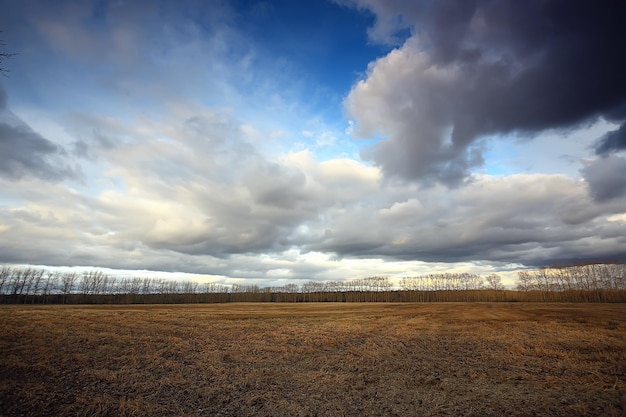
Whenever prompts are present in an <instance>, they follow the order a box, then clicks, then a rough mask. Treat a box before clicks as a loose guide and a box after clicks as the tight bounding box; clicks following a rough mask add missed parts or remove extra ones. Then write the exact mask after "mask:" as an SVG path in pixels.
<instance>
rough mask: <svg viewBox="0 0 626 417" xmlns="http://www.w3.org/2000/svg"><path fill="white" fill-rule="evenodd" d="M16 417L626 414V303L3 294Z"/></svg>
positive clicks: (5, 384) (9, 388)
mask: <svg viewBox="0 0 626 417" xmlns="http://www.w3.org/2000/svg"><path fill="white" fill-rule="evenodd" d="M0 353H1V356H0V415H2V416H53V415H58V416H85V417H91V416H359V417H363V416H476V417H478V416H502V415H510V416H539V415H547V416H575V415H578V416H621V415H624V414H625V410H626V305H624V304H525V303H494V304H490V303H445V304H443V303H442V304H436V303H434V304H220V305H178V306H162V305H160V306H128V305H126V306H88V307H85V306H49V307H42V306H26V307H23V306H1V307H0Z"/></svg>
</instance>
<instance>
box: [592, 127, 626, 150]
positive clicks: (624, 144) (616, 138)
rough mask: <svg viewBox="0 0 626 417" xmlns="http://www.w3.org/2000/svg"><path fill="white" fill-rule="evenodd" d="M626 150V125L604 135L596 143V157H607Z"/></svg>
mask: <svg viewBox="0 0 626 417" xmlns="http://www.w3.org/2000/svg"><path fill="white" fill-rule="evenodd" d="M623 150H626V123H624V124H622V125H621V126H620V127H619V128H618V129H615V130H612V131H610V132H608V133H606V134H604V135H603V136H602V137H601V138H600V139H598V140H597V142H596V155H607V154H609V153H612V152H618V151H623Z"/></svg>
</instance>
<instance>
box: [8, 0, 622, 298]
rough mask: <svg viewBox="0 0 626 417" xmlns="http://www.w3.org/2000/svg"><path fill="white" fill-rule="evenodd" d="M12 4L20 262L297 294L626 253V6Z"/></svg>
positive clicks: (13, 189) (11, 132)
mask: <svg viewBox="0 0 626 417" xmlns="http://www.w3.org/2000/svg"><path fill="white" fill-rule="evenodd" d="M0 10H2V13H1V14H0V30H2V33H0V38H1V39H2V40H3V41H4V43H5V45H4V46H2V47H1V48H2V49H1V50H2V52H5V53H11V52H16V53H17V55H15V56H13V57H12V58H10V59H8V60H3V61H2V67H4V69H6V70H8V71H9V72H8V73H7V74H6V76H0V264H4V265H38V266H46V267H80V268H103V269H105V270H110V271H118V272H120V273H122V272H123V273H132V271H140V272H137V273H141V274H148V273H154V274H159V273H160V274H168V276H170V275H172V274H173V275H176V274H178V275H176V276H193V277H198V279H204V280H208V281H214V282H218V283H224V284H232V283H240V284H241V283H244V284H251V285H253V284H254V285H260V286H278V285H283V284H285V283H302V282H305V281H311V280H312V281H328V280H349V279H354V278H363V277H368V276H381V275H383V276H388V277H390V278H391V279H392V280H394V279H397V278H399V277H403V276H414V275H421V274H427V273H437V272H472V273H481V274H489V273H494V272H495V273H499V274H501V275H502V276H503V277H504V278H505V282H508V283H509V284H511V283H512V282H513V281H512V279H513V278H514V273H515V271H517V270H520V269H524V268H537V267H540V266H545V265H552V264H555V263H564V262H577V261H593V260H608V259H611V260H626V42H624V39H626V24H624V22H626V3H624V2H621V1H615V0H599V1H593V2H591V1H571V0H567V1H565V0H558V1H557V0H541V1H539V0H529V1H524V2H520V1H514V0H508V1H507V0H503V1H498V2H494V1H488V0H441V1H436V2H433V1H427V0H424V1H421V0H416V1H402V0H334V1H332V0H328V1H324V0H315V1H313V0H301V1H295V0H294V1H289V0H275V1H272V0H268V1H244V0H215V1H213V0H209V1H200V0H180V1H176V2H171V1H166V0H161V1H148V0H137V1H131V0H126V1H124V0H111V1H89V0H59V1H54V2H50V1H47V0H22V1H15V0H0ZM129 271H130V272H129ZM185 274H195V275H185Z"/></svg>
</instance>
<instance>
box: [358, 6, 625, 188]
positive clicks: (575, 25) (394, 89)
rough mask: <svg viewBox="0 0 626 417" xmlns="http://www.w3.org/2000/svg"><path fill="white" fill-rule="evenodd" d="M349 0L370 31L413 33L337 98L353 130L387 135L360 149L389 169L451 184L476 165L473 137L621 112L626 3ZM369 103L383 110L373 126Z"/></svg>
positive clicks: (568, 125)
mask: <svg viewBox="0 0 626 417" xmlns="http://www.w3.org/2000/svg"><path fill="white" fill-rule="evenodd" d="M353 3H356V4H359V5H360V6H361V7H366V8H369V9H371V10H372V11H373V12H375V13H376V15H377V18H378V23H377V26H375V27H374V28H372V31H371V34H372V36H374V37H378V38H380V39H385V31H387V32H389V31H393V30H398V29H402V28H406V27H410V28H411V29H412V33H413V36H412V37H411V38H410V39H408V40H407V41H406V42H405V43H404V45H403V46H402V47H401V48H400V49H398V50H396V51H394V52H392V53H391V54H390V55H388V56H387V57H384V58H381V59H380V60H379V61H377V62H376V63H375V64H373V65H371V67H370V71H369V73H368V78H367V79H366V80H364V82H362V83H360V84H358V85H357V86H355V88H354V89H353V91H352V93H351V96H350V97H349V98H348V100H347V105H348V109H349V111H350V112H351V114H352V115H353V116H354V117H355V119H356V120H357V123H358V124H359V125H365V127H364V128H363V131H362V132H361V133H363V134H372V133H374V132H375V131H379V132H380V133H382V134H383V136H388V137H389V139H388V141H387V142H382V143H379V144H378V145H376V146H375V147H374V148H373V149H372V151H371V152H370V153H369V155H370V156H371V157H372V158H373V159H374V160H375V161H376V162H377V163H378V164H379V165H380V166H381V167H382V168H383V170H384V171H385V173H387V174H391V175H394V176H400V177H405V178H419V179H424V178H429V177H433V178H434V179H436V180H438V181H440V182H443V183H454V182H458V181H459V180H460V179H462V178H463V177H464V176H466V175H468V173H469V169H470V168H471V167H473V166H476V165H479V164H480V163H481V159H480V158H477V157H476V156H475V155H472V152H476V149H473V148H472V145H475V143H476V142H475V141H476V139H477V138H479V137H481V136H485V135H490V134H496V133H499V134H504V133H514V132H515V133H517V134H522V135H528V136H532V135H535V134H537V133H540V132H542V131H545V130H547V129H556V130H568V129H573V128H576V127H579V126H581V125H583V124H586V123H591V122H593V121H594V120H597V119H598V118H599V117H603V118H606V119H610V120H612V121H613V122H616V123H619V124H621V123H623V122H624V121H625V120H626V115H625V114H624V112H623V109H624V106H626V76H625V75H624V74H626V43H625V42H624V41H623V40H624V39H626V24H624V22H626V3H624V2H621V1H610V0H605V1H593V2H592V1H564V0H550V1H534V0H531V1H498V2H493V1H487V0H484V1H483V0H475V1H466V0H447V1H436V2H400V1H393V2H383V1H377V0H362V1H359V0H356V1H354V2H353ZM394 22H396V23H394ZM397 79H400V80H402V81H401V82H399V81H396V80H397ZM368 100H369V101H368ZM365 108H367V109H365ZM367 111H369V112H372V111H374V112H377V113H380V114H382V115H383V116H378V119H377V121H378V124H379V126H378V129H376V128H374V127H373V126H371V125H369V126H368V123H370V122H368V121H367V120H364V119H365V118H366V117H368V115H369V114H370V113H367ZM430 112H433V113H435V115H434V116H433V115H432V114H429V113H430ZM385 114H387V118H386V119H384V120H383V119H382V118H383V117H385V116H384V115H385ZM619 132H623V129H620V131H619ZM622 136H623V135H622V134H621V133H620V135H617V134H616V135H614V136H610V137H607V138H605V139H604V140H603V141H602V143H601V145H600V147H599V151H603V152H606V151H609V150H613V149H616V148H617V147H619V146H621V145H622V144H623V137H622ZM415 142H417V144H416V143H415ZM416 164H417V165H419V164H421V165H422V168H421V169H416V168H415V167H414V165H416ZM425 170H426V172H424V171H425Z"/></svg>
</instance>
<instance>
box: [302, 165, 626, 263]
mask: <svg viewBox="0 0 626 417" xmlns="http://www.w3.org/2000/svg"><path fill="white" fill-rule="evenodd" d="M396 192H397V194H395V193H393V192H391V193H388V194H387V196H386V198H385V197H382V198H374V197H370V198H367V197H363V198H362V200H361V201H360V203H359V204H358V205H354V206H351V207H350V209H349V210H342V209H340V208H338V207H331V208H330V209H329V210H328V212H327V213H326V218H329V219H332V220H331V222H330V223H329V224H328V225H327V226H326V230H328V233H326V234H325V235H323V236H320V237H319V239H318V240H317V241H314V242H311V243H310V245H309V246H308V247H309V248H310V249H311V250H315V251H321V252H328V251H331V252H335V253H337V254H338V255H339V256H346V257H361V258H364V259H366V258H370V257H378V256H382V257H385V258H387V259H390V260H404V261H409V260H416V259H419V260H422V261H427V262H459V261H472V260H473V261H476V260H481V261H487V262H503V263H521V264H526V265H542V264H551V263H554V262H558V261H566V260H571V259H587V258H593V257H602V256H606V257H611V256H621V257H623V256H624V255H625V254H626V239H624V238H623V237H622V236H621V235H620V233H622V232H625V231H626V229H625V227H626V224H622V223H615V222H611V221H609V220H607V219H608V217H609V216H611V215H614V214H618V213H622V212H623V206H622V204H621V203H623V201H622V202H621V203H620V201H614V202H611V203H610V204H607V205H598V204H597V203H596V202H595V201H594V200H592V199H590V198H589V196H588V193H587V189H586V184H585V183H584V182H583V181H579V180H575V179H571V178H568V177H566V176H563V175H542V174H533V175H522V174H518V175H513V176H509V177H502V178H499V177H490V176H477V178H476V179H475V181H474V182H472V183H471V184H467V185H466V186H464V187H462V188H457V189H454V190H449V189H446V188H445V187H442V186H436V187H431V188H429V189H427V190H421V191H420V192H419V193H418V194H416V193H414V192H412V191H411V190H410V188H409V187H408V186H406V185H403V186H399V187H398V188H397V189H396ZM394 194H395V195H394ZM391 195H393V197H391ZM364 225H367V226H366V227H364Z"/></svg>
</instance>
